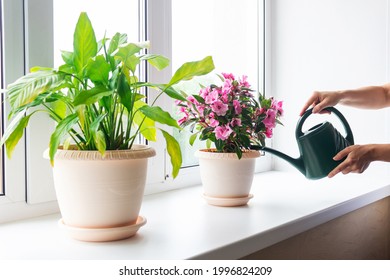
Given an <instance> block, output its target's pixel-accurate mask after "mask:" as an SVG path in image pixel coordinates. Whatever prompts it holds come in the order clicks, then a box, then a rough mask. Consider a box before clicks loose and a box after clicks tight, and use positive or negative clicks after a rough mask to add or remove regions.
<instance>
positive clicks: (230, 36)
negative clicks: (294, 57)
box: [172, 0, 263, 167]
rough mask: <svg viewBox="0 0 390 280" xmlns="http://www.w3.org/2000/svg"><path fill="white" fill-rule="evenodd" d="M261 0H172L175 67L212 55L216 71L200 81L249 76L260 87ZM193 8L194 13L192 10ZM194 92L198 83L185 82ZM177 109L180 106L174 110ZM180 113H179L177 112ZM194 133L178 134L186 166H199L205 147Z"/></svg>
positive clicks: (207, 82)
mask: <svg viewBox="0 0 390 280" xmlns="http://www.w3.org/2000/svg"><path fill="white" fill-rule="evenodd" d="M258 2H259V1H257V0H246V1H242V0H172V54H173V55H172V67H173V70H176V69H177V68H178V67H180V65H181V64H182V63H183V62H185V61H194V60H199V59H202V58H204V57H205V56H208V55H211V56H212V57H213V60H214V64H215V73H214V74H212V75H208V76H207V77H202V78H200V79H198V81H199V83H200V84H203V85H207V84H209V83H219V82H220V80H219V78H218V77H217V76H216V74H217V73H218V74H220V73H221V72H226V73H233V74H234V75H235V76H236V77H239V76H242V75H247V76H248V81H249V82H250V84H251V85H252V88H253V89H256V90H257V89H259V82H258V80H259V77H260V76H261V75H262V74H261V73H259V69H262V68H263V67H262V66H261V67H259V55H260V54H261V53H260V52H259V44H258V42H259V26H258V18H259V13H258V11H259V7H258V5H259V4H258ZM189 11H190V12H189ZM182 86H183V87H185V88H186V89H187V90H189V87H191V90H192V91H195V92H196V91H197V90H198V88H197V87H195V86H194V83H186V84H184V85H182ZM173 111H174V112H175V111H176V108H175V109H173ZM175 113H177V112H175ZM189 135H190V132H188V131H187V132H186V131H184V132H183V131H182V132H177V133H176V138H177V139H178V140H179V142H180V144H181V147H182V152H183V167H188V166H193V165H197V159H196V158H195V157H194V156H193V154H194V152H195V150H197V149H198V148H199V147H200V146H204V145H205V143H203V142H199V141H197V142H195V145H194V147H192V148H191V146H190V145H189V143H188V137H189Z"/></svg>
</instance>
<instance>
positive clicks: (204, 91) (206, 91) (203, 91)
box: [199, 87, 210, 99]
mask: <svg viewBox="0 0 390 280" xmlns="http://www.w3.org/2000/svg"><path fill="white" fill-rule="evenodd" d="M209 92H210V87H205V88H202V89H200V91H199V95H200V96H201V97H203V99H205V98H206V96H207V95H208V94H209Z"/></svg>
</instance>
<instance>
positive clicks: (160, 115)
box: [140, 105, 180, 129]
mask: <svg viewBox="0 0 390 280" xmlns="http://www.w3.org/2000/svg"><path fill="white" fill-rule="evenodd" d="M140 111H141V112H142V113H143V114H144V115H145V116H146V117H148V118H150V119H152V120H154V121H156V122H159V123H161V124H167V125H169V126H172V127H176V128H179V129H180V126H179V125H178V124H177V121H176V120H175V119H174V118H172V116H171V115H170V114H169V113H168V112H166V111H164V110H163V109H161V108H160V107H158V106H154V107H151V106H148V105H145V106H143V107H141V108H140Z"/></svg>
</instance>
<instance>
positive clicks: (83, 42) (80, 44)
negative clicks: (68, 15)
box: [73, 12, 97, 73]
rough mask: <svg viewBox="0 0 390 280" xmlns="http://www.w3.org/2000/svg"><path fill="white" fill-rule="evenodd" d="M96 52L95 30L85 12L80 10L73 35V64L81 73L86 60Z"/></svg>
mask: <svg viewBox="0 0 390 280" xmlns="http://www.w3.org/2000/svg"><path fill="white" fill-rule="evenodd" d="M96 53H97V42H96V37H95V32H94V30H93V27H92V24H91V21H90V20H89V18H88V16H87V14H86V13H85V12H82V13H81V14H80V17H79V19H78V21H77V24H76V29H75V32H74V35H73V64H74V66H75V67H76V70H77V72H78V73H81V71H82V70H83V68H84V66H85V65H87V63H88V60H89V59H90V58H92V57H94V56H95V55H96Z"/></svg>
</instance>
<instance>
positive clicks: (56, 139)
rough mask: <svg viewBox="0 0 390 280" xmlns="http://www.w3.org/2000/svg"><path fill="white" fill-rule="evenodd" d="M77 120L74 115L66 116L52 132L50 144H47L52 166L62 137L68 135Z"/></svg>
mask: <svg viewBox="0 0 390 280" xmlns="http://www.w3.org/2000/svg"><path fill="white" fill-rule="evenodd" d="M78 120H79V118H78V116H77V114H76V113H74V114H71V115H69V116H67V117H66V118H65V119H63V120H62V121H60V122H59V123H58V124H57V126H56V129H55V130H54V132H53V134H52V135H51V137H50V144H49V156H50V163H51V164H52V165H53V163H54V156H55V154H56V152H57V149H58V146H59V145H60V141H61V139H62V137H63V136H64V135H66V134H67V133H69V131H70V130H71V129H72V127H73V126H74V125H75V124H76V123H77V122H78Z"/></svg>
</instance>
